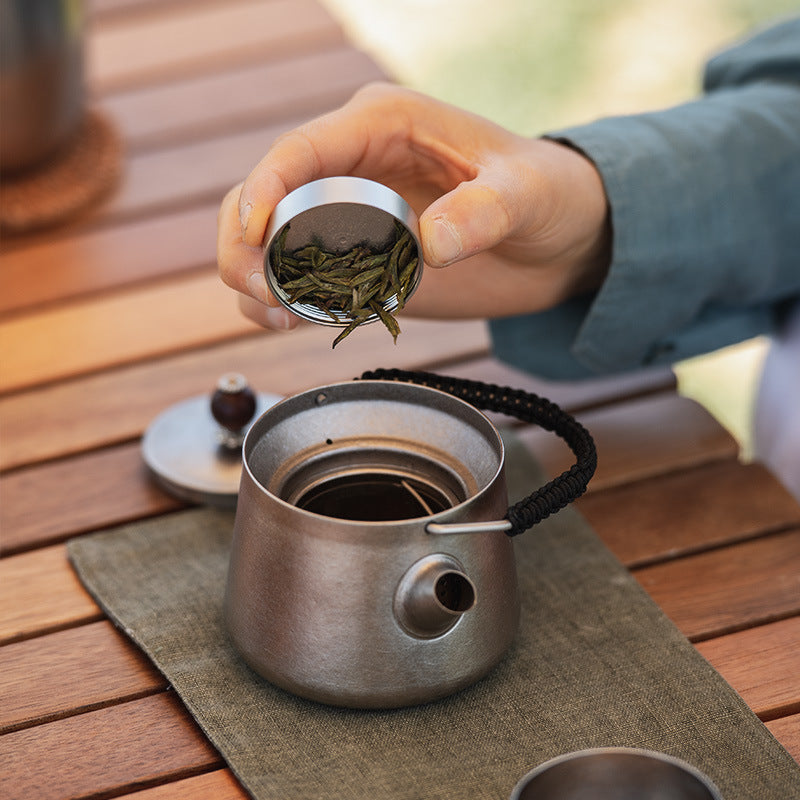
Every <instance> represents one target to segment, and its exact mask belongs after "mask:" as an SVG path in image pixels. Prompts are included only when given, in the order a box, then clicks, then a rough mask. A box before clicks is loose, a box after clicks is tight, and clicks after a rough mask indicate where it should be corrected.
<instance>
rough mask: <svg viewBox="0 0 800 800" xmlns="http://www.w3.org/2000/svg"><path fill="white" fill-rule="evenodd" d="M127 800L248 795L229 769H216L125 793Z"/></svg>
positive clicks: (244, 799) (219, 799) (243, 798)
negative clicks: (163, 784)
mask: <svg viewBox="0 0 800 800" xmlns="http://www.w3.org/2000/svg"><path fill="white" fill-rule="evenodd" d="M125 797H126V798H127V800H196V798H198V797H208V798H212V800H248V798H249V797H250V795H249V794H248V793H247V792H245V790H244V789H242V787H241V786H240V785H239V783H238V781H237V780H236V778H234V777H233V775H232V773H231V772H230V770H227V769H218V770H214V772H208V773H206V774H205V775H197V776H196V777H193V778H185V779H183V780H180V781H174V782H173V783H169V784H167V785H166V786H156V787H154V788H152V789H144V790H143V791H141V792H134V793H133V794H129V795H125Z"/></svg>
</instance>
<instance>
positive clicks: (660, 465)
mask: <svg viewBox="0 0 800 800" xmlns="http://www.w3.org/2000/svg"><path fill="white" fill-rule="evenodd" d="M578 419H579V420H580V421H581V422H582V423H583V424H584V425H585V426H586V428H587V429H588V430H589V432H590V433H591V434H592V436H593V438H594V440H595V444H596V446H597V453H598V465H597V471H596V473H595V475H594V477H593V478H592V480H591V482H590V483H589V490H588V491H589V492H596V491H600V490H602V489H609V488H611V487H614V486H621V485H623V484H626V483H630V482H633V481H639V480H643V479H645V478H650V477H653V476H655V475H661V474H664V473H665V472H668V471H673V470H678V469H685V468H688V467H693V466H699V465H702V464H706V463H710V462H712V461H715V460H720V459H730V458H735V457H736V454H737V452H738V446H737V444H736V441H735V440H734V438H733V437H732V436H731V435H730V434H729V433H728V432H727V431H726V430H725V429H724V428H722V426H721V425H720V424H719V423H718V422H717V421H716V420H715V419H714V418H713V417H712V416H711V415H710V414H709V413H708V412H707V411H706V410H705V409H704V408H703V407H702V406H700V405H699V404H697V403H695V402H694V401H693V400H689V399H687V398H684V397H680V396H679V395H677V394H675V393H673V392H664V393H663V394H658V395H652V396H648V397H645V398H642V399H639V400H631V401H629V402H622V403H615V404H614V405H613V406H610V407H608V408H600V409H597V410H594V411H587V412H585V413H583V414H579V415H578ZM520 436H521V438H522V440H523V441H524V442H525V444H526V445H527V447H528V448H529V449H530V450H531V452H532V453H533V454H534V455H535V456H536V457H537V458H538V459H539V461H540V463H541V464H542V465H543V467H544V468H545V470H546V471H547V473H548V474H550V475H553V476H555V475H559V474H560V473H561V472H563V471H564V470H565V469H569V467H570V466H571V465H572V464H573V463H574V460H575V459H574V456H573V455H572V453H571V452H570V450H569V448H568V447H567V446H566V445H565V444H564V443H563V442H562V441H561V439H559V438H558V437H556V436H555V435H554V434H552V433H548V432H547V431H544V430H542V429H541V428H533V427H532V428H524V429H522V431H521V432H520Z"/></svg>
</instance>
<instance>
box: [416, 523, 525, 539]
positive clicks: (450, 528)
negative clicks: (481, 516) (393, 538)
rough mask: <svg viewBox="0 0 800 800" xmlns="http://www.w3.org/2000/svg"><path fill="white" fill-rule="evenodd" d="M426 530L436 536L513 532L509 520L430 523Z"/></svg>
mask: <svg viewBox="0 0 800 800" xmlns="http://www.w3.org/2000/svg"><path fill="white" fill-rule="evenodd" d="M425 530H426V532H427V533H431V534H434V535H435V536H447V535H448V534H462V533H492V532H495V531H503V533H505V532H507V531H510V530H511V522H509V520H507V519H497V520H493V521H492V522H463V523H455V522H450V523H448V522H429V523H428V524H427V525H426V526H425Z"/></svg>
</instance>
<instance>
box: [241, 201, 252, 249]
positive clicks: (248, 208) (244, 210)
mask: <svg viewBox="0 0 800 800" xmlns="http://www.w3.org/2000/svg"><path fill="white" fill-rule="evenodd" d="M252 213H253V204H252V203H242V204H241V205H240V206H239V222H240V223H241V225H242V241H244V237H245V236H246V234H247V223H248V222H250V214H252Z"/></svg>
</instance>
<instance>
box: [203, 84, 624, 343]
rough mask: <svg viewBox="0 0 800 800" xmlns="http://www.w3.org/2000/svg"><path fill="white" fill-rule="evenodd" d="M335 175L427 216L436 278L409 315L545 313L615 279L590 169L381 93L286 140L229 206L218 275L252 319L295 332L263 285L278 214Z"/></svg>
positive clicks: (489, 126) (571, 154) (597, 184)
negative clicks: (266, 247)
mask: <svg viewBox="0 0 800 800" xmlns="http://www.w3.org/2000/svg"><path fill="white" fill-rule="evenodd" d="M334 175H354V176H358V177H363V178H370V179H372V180H376V181H379V182H381V183H383V184H385V185H387V186H389V187H390V188H392V189H394V191H396V192H397V193H398V194H400V195H401V196H402V197H403V198H404V199H405V200H406V201H407V202H408V203H409V204H410V205H411V206H412V207H413V208H414V209H415V211H416V212H417V214H418V216H419V225H420V239H421V243H422V250H423V258H424V261H425V264H426V266H427V267H430V268H432V269H426V270H425V271H424V273H423V279H422V283H421V285H420V288H419V289H418V290H417V292H416V293H415V294H414V296H413V297H412V298H411V299H410V300H409V302H408V305H407V306H406V311H407V313H409V314H414V315H417V316H428V317H436V318H440V319H441V318H455V317H462V318H464V317H492V316H501V315H509V314H521V313H528V312H533V311H540V310H543V309H545V308H549V307H552V306H554V305H556V304H558V303H560V302H562V301H563V300H565V299H567V298H569V297H571V296H573V295H575V294H577V293H579V292H582V291H587V290H589V289H592V288H596V287H597V286H599V285H600V283H601V282H602V280H603V278H604V276H605V272H606V269H607V265H608V259H609V248H610V243H609V240H610V232H609V223H608V207H607V202H606V198H605V193H604V191H603V186H602V182H601V179H600V176H599V174H598V173H597V170H596V169H595V167H594V166H593V164H592V163H591V162H590V161H589V160H588V159H586V158H585V157H584V156H582V155H581V154H580V153H578V152H576V151H574V150H572V149H571V148H569V147H566V146H564V145H561V144H558V143H556V142H553V141H549V140H545V139H528V138H524V137H521V136H517V135H516V134H513V133H511V132H509V131H507V130H505V129H503V128H501V127H499V126H497V125H495V124H494V123H491V122H489V121H488V120H486V119H483V118H481V117H478V116H476V115H474V114H470V113H468V112H466V111H463V110H460V109H457V108H455V107H453V106H449V105H447V104H444V103H441V102H439V101H437V100H434V99H432V98H429V97H426V96H424V95H421V94H418V93H416V92H412V91H410V90H408V89H403V88H400V87H396V86H392V85H388V84H372V85H370V86H367V87H365V88H364V89H362V90H360V91H359V92H357V93H356V95H355V96H354V97H353V98H352V100H350V101H349V102H348V103H347V104H346V105H344V106H343V107H342V108H340V109H338V110H337V111H334V112H331V113H330V114H326V115H325V116H322V117H319V118H318V119H316V120H313V121H311V122H309V123H307V124H305V125H302V126H301V127H299V128H297V129H295V130H293V131H291V132H289V133H287V134H285V135H283V136H281V137H279V138H278V139H277V140H276V141H275V143H274V144H273V146H272V147H271V148H270V150H269V152H268V153H267V154H266V156H265V157H264V158H263V159H262V160H261V162H260V163H259V164H258V165H257V166H256V167H255V169H254V170H253V171H252V172H251V173H250V175H249V176H248V178H247V179H246V180H245V181H244V183H243V184H240V185H239V186H236V187H234V188H233V189H232V190H231V191H230V192H229V193H228V194H227V196H226V197H225V199H224V200H223V203H222V206H221V208H220V213H219V231H218V239H217V249H218V262H219V270H220V275H221V277H222V279H223V280H224V281H225V283H227V284H228V285H229V286H231V287H232V288H233V289H236V290H237V291H238V292H240V293H241V304H242V310H243V311H244V312H245V313H246V314H247V315H248V316H250V317H252V318H253V319H255V320H256V321H258V322H260V323H261V324H263V325H266V326H267V327H272V328H291V327H294V326H295V325H296V324H297V318H296V317H295V316H294V315H293V314H291V313H290V312H288V311H286V310H285V309H284V308H283V307H282V306H280V305H279V304H278V301H277V300H276V299H275V298H274V297H273V296H272V295H271V293H270V292H269V291H268V289H267V286H266V281H265V279H264V275H263V261H262V259H263V255H262V242H263V239H264V233H265V230H266V226H267V221H268V220H269V217H270V214H271V213H272V210H273V209H274V207H275V205H276V204H277V203H278V202H279V201H280V200H281V199H282V198H283V197H284V196H285V195H287V194H288V193H289V192H290V191H292V190H294V189H296V188H297V187H299V186H301V185H303V184H305V183H308V182H309V181H312V180H316V179H318V178H324V177H330V176H334ZM450 265H456V266H453V267H451V268H447V269H444V268H445V267H450Z"/></svg>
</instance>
